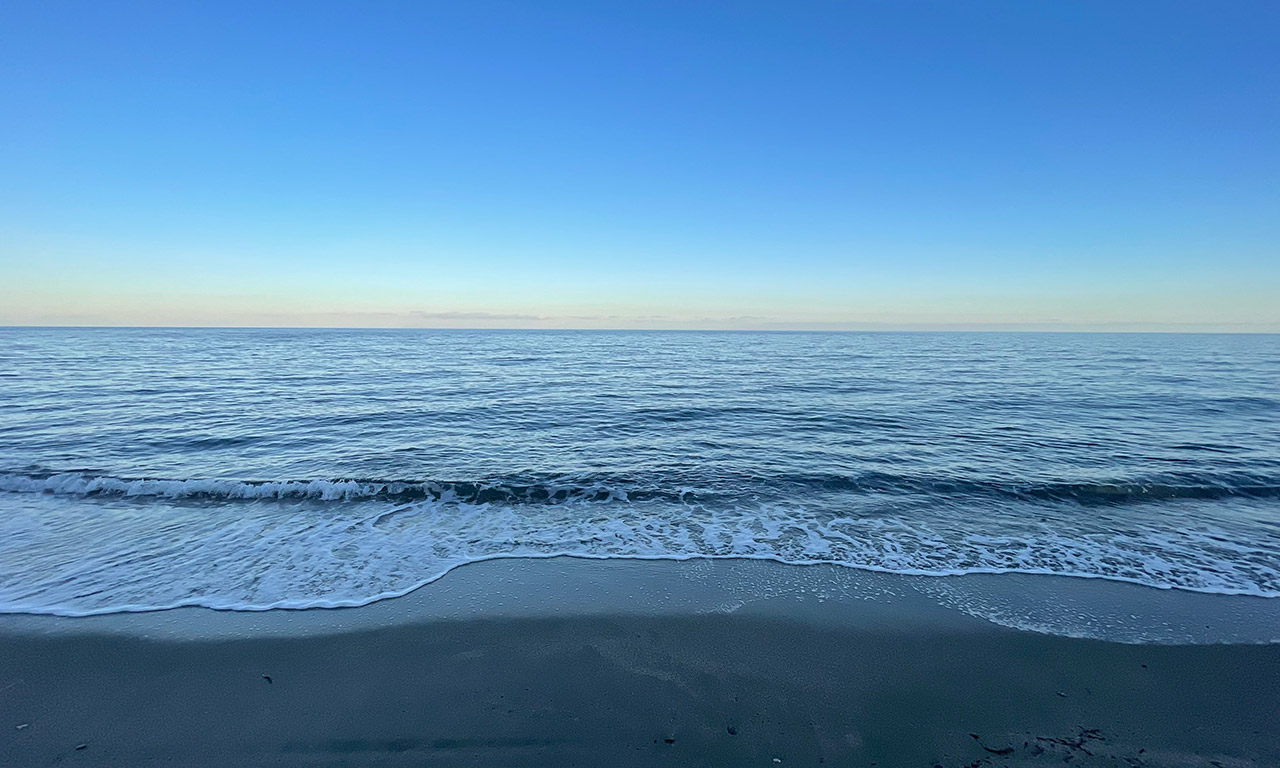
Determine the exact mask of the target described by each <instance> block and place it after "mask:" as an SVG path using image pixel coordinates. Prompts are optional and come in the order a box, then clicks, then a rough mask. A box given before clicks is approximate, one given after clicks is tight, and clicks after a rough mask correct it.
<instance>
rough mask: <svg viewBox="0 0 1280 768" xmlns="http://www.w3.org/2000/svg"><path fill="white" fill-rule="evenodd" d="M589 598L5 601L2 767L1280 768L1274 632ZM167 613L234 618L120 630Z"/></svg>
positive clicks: (862, 606) (801, 604)
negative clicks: (623, 603) (1145, 641)
mask: <svg viewBox="0 0 1280 768" xmlns="http://www.w3.org/2000/svg"><path fill="white" fill-rule="evenodd" d="M582 565H583V567H582V568H580V569H576V566H575V569H576V570H574V572H575V573H578V574H579V577H580V576H581V574H590V573H593V572H595V573H600V572H601V571H600V569H599V568H596V569H594V571H593V569H592V568H591V566H593V565H594V564H591V563H585V564H582ZM555 567H558V566H556V565H555V564H552V563H525V564H521V565H520V566H519V567H518V569H516V570H515V571H512V570H510V569H508V570H506V571H503V570H502V569H501V568H500V567H498V566H494V567H493V568H490V569H489V572H492V573H503V574H505V576H504V578H505V577H509V576H511V574H512V573H516V574H520V573H523V574H526V575H530V579H532V574H535V573H542V572H545V571H546V570H548V569H552V568H555ZM629 567H631V566H629ZM676 567H677V566H675V565H674V564H670V563H649V564H640V565H639V566H638V567H631V570H630V571H628V572H629V573H631V574H632V575H638V576H639V577H642V578H643V575H644V574H646V573H650V574H655V578H656V575H659V574H662V573H665V572H668V571H670V570H672V569H673V568H676ZM776 568H785V566H776ZM760 570H761V571H762V572H773V571H772V570H771V569H770V568H768V567H764V566H761V568H760ZM460 572H461V571H460ZM460 572H459V573H460ZM485 573H486V571H485V570H484V569H483V568H477V569H475V570H474V571H473V572H472V574H471V575H470V576H469V577H468V578H471V579H474V580H477V581H475V582H474V583H471V584H469V585H468V582H467V581H466V580H465V579H460V580H458V581H459V582H460V583H462V584H463V585H466V586H469V588H474V587H475V584H478V583H482V582H483V579H484V574H485ZM820 575H821V574H820V573H818V574H815V575H814V578H816V577H818V576H820ZM448 578H449V577H446V581H447V580H448ZM658 581H660V579H658ZM494 583H495V584H496V582H494ZM529 583H531V582H529ZM442 584H443V582H442ZM633 586H634V585H633ZM455 588H456V586H455ZM509 588H510V587H509ZM517 591H518V590H517ZM404 600H408V598H405V599H404ZM389 602H390V603H395V602H396V601H389ZM640 602H643V600H641V601H640ZM379 605H381V606H382V608H381V609H379V608H378V606H370V607H369V608H362V609H351V611H349V612H348V613H347V614H346V615H347V616H359V615H360V613H359V612H361V611H365V612H372V614H371V615H376V611H377V610H384V611H385V610H387V608H386V605H387V604H386V603H384V604H379ZM598 608H599V609H598V610H583V609H580V608H579V609H574V610H571V611H563V610H560V609H559V608H557V607H550V608H545V607H544V609H542V610H527V611H526V610H519V611H506V612H503V611H498V610H484V611H477V612H475V613H473V614H469V615H464V616H444V615H439V614H432V613H430V612H427V613H422V614H420V615H418V616H417V617H416V618H415V617H413V616H408V617H405V616H402V617H401V619H400V620H398V621H395V622H392V623H387V624H385V625H379V624H380V623H381V622H382V620H381V619H379V620H378V621H376V622H373V623H370V624H367V625H361V624H359V623H356V624H348V625H343V626H335V627H333V628H331V629H330V630H329V631H320V630H318V629H316V628H315V627H308V626H307V625H306V622H305V620H303V622H302V627H301V628H300V629H299V628H296V627H295V629H294V630H293V631H280V632H275V633H272V632H259V631H244V630H243V628H234V631H230V632H222V633H212V634H209V633H206V634H205V635H204V636H196V635H193V636H189V637H181V636H178V635H175V634H174V633H172V632H159V631H152V632H139V631H137V626H138V625H136V624H135V625H134V626H131V627H126V629H127V630H128V631H120V630H119V628H118V627H117V628H115V629H108V628H107V623H106V622H107V619H104V620H102V621H94V620H76V619H59V618H49V619H48V620H47V621H46V622H45V625H46V629H41V630H39V631H32V630H31V628H30V626H27V625H21V626H19V624H20V623H19V622H14V621H7V620H8V619H12V618H13V617H0V763H2V764H4V765H14V766H27V765H54V764H58V765H130V766H148V765H185V766H259V765H263V766H265V765H272V766H294V765H298V766H302V765H307V766H339V765H361V766H363V765H385V766H410V765H412V766H429V765H465V766H495V765H532V766H568V765H579V766H595V765H621V766H629V765H733V766H749V765H760V766H772V765H783V766H787V765H838V766H845V765H848V766H871V765H876V766H878V768H888V767H889V766H921V767H922V768H932V767H933V766H944V767H945V768H952V767H956V768H959V767H960V766H971V767H973V768H979V767H980V766H1006V765H1007V766H1022V765H1064V764H1066V765H1071V766H1079V765H1099V766H1103V765H1105V766H1130V767H1131V768H1139V766H1206V767H1213V768H1218V767H1221V768H1232V767H1233V766H1237V767H1240V766H1274V765H1280V693H1277V692H1278V691H1280V645H1274V644H1272V645H1221V644H1217V645H1139V644H1121V643H1115V642H1106V641H1101V640H1093V639H1080V638H1068V637H1060V636H1053V635H1045V634H1038V633H1033V632H1028V631H1023V630H1017V629H1011V628H1008V627H1002V626H997V625H995V624H992V623H989V622H987V621H984V620H981V619H978V618H974V617H972V616H967V615H964V614H962V613H960V612H957V611H954V610H948V609H945V608H941V607H938V606H936V605H933V604H926V603H925V602H922V601H920V600H916V599H913V598H906V597H901V596H900V597H898V598H888V599H867V596H866V595H848V594H845V595H844V596H843V598H841V599H835V598H832V597H831V596H829V595H825V594H824V595H823V596H822V597H821V598H820V599H817V600H814V599H807V600H801V599H796V596H795V595H794V594H788V593H784V592H780V593H778V594H776V595H774V596H773V597H772V598H769V599H765V600H762V601H760V602H759V603H753V602H750V601H748V602H747V603H745V605H744V606H737V605H734V606H730V607H727V608H725V609H723V610H718V611H711V612H706V611H704V610H703V609H702V608H695V609H690V610H685V609H675V608H670V607H668V608H665V609H661V610H643V611H629V610H624V609H622V608H620V607H618V606H610V605H601V606H598ZM328 613H329V614H331V615H332V614H333V612H328ZM273 614H275V615H273V616H272V617H271V618H270V619H269V620H270V621H278V622H283V621H285V620H286V619H287V618H288V617H286V619H281V618H280V617H279V615H278V613H276V612H273ZM184 615H185V616H189V617H195V616H200V617H201V620H202V621H205V622H206V623H207V624H208V625H212V624H217V623H219V622H222V623H224V624H228V625H234V624H235V622H236V621H237V620H238V619H237V618H236V617H233V616H230V615H222V616H219V615H217V614H214V613H213V612H209V611H198V610H194V609H193V610H189V611H187V613H186V614H182V613H181V612H175V615H171V616H167V617H166V616H159V615H156V616H153V617H150V618H147V617H144V618H142V619H135V620H134V621H135V622H137V621H141V622H143V623H145V622H152V624H153V625H154V627H160V626H163V625H165V624H166V623H167V625H168V626H170V627H172V626H173V624H174V622H175V621H176V622H177V623H178V624H182V625H184V626H185V625H186V624H188V623H189V622H187V620H186V619H184V618H183V616H184ZM320 615H323V612H322V613H321V614H320ZM175 616H176V618H175ZM224 619H225V621H224ZM197 623H198V622H197ZM50 627H52V628H54V630H56V631H53V630H49V631H46V630H47V628H50ZM68 627H70V628H71V629H70V630H67V628H68ZM143 635H150V636H149V637H148V636H143Z"/></svg>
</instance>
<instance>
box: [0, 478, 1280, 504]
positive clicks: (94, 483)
mask: <svg viewBox="0 0 1280 768" xmlns="http://www.w3.org/2000/svg"><path fill="white" fill-rule="evenodd" d="M685 480H686V482H685V483H684V484H683V485H679V486H675V487H664V486H663V485H661V484H660V481H648V480H641V479H635V478H625V477H601V478H572V477H567V478H514V479H495V480H398V479H378V478H336V479H311V480H308V479H298V480H237V479H216V478H187V479H166V478H130V477H116V476H112V475H96V474H90V473H84V472H56V473H55V472H43V473H41V472H37V473H18V472H0V491H7V492H10V493H46V494H56V495H68V496H87V497H92V496H127V497H143V498H145V497H156V498H167V499H207V500H211V501H235V500H271V499H278V500H288V499H311V500H317V501H356V500H383V501H395V502H414V501H446V502H449V501H457V502H463V503H470V504H488V503H522V504H536V503H548V504H555V503H563V502H569V501H593V502H608V501H622V502H628V501H675V502H684V503H694V502H709V501H712V500H716V499H731V498H733V497H736V496H739V495H742V496H749V495H751V494H757V493H760V492H762V491H763V492H771V493H772V494H773V495H776V496H778V497H798V496H802V495H804V494H806V493H812V492H826V493H853V494H857V493H864V494H872V493H878V494H919V495H928V496H939V497H948V496H978V497H999V498H1010V499H1021V500H1027V501H1069V502H1074V503H1077V504H1082V505H1115V504H1125V503H1136V502H1144V501H1161V500H1176V499H1202V500H1204V499H1208V500H1212V499H1225V498H1231V497H1246V498H1260V499H1275V498H1280V480H1277V478H1275V477H1272V476H1269V475H1261V474H1251V473H1195V472H1181V473H1165V474H1161V475H1153V476H1149V477H1145V478H1135V479H1127V480H1117V481H1111V482H1073V481H1030V482H1017V481H1012V480H1008V479H1003V478H1002V479H991V480H986V479H973V478H962V477H945V476H944V477H937V476H931V477H925V476H910V475H902V474H893V473H886V472H867V473H863V474H860V475H856V476H848V475H838V474H830V475H779V476H775V477H762V476H737V477H733V476H728V477H722V478H717V479H715V480H713V481H710V482H704V483H698V482H696V481H694V480H690V479H685Z"/></svg>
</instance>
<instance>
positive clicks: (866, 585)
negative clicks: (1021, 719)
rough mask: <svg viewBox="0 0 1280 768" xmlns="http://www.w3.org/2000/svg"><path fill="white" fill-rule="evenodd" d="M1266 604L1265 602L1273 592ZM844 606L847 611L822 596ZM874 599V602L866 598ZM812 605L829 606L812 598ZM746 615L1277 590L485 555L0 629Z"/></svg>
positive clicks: (1071, 624)
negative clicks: (257, 594)
mask: <svg viewBox="0 0 1280 768" xmlns="http://www.w3.org/2000/svg"><path fill="white" fill-rule="evenodd" d="M1273 601H1274V602H1273ZM851 602H852V603H856V604H857V606H858V610H857V612H856V613H855V614H849V613H841V612H839V611H838V610H836V609H834V608H833V607H832V605H835V604H840V603H851ZM881 603H885V604H887V607H883V608H881V607H879V606H878V604H881ZM822 604H831V605H828V606H827V607H819V606H821V605H822ZM742 609H746V610H747V612H749V613H759V614H761V615H767V616H781V617H784V618H790V619H804V620H813V621H818V622H819V623H827V622H832V621H837V622H838V621H839V617H841V616H844V617H847V616H849V615H858V614H866V613H867V612H868V610H872V609H876V610H893V611H897V612H898V613H897V618H898V619H899V620H900V619H901V618H902V617H903V616H905V615H908V614H909V613H916V614H920V613H921V612H923V613H924V614H928V620H929V621H933V622H939V621H943V622H945V621H950V620H952V619H953V618H954V617H952V616H951V615H950V614H956V613H959V614H967V615H969V616H973V617H976V618H979V619H982V620H984V621H987V622H991V623H993V624H997V625H1000V626H1005V627H1010V628H1013V629H1020V630H1030V631H1034V632H1039V633H1043V634H1050V635H1063V636H1068V637H1079V638H1091V639H1099V640H1106V641H1112V642H1125V643H1139V644H1147V643H1157V644H1175V645H1176V644H1270V643H1280V599H1277V598H1268V597H1260V596H1256V595H1226V594H1221V593H1212V592H1197V591H1193V590H1183V589H1176V588H1159V587H1152V586H1149V585H1145V584H1137V583H1132V582H1126V581H1118V580H1112V579H1105V578H1080V577H1077V576H1063V575H1059V574H1040V573H1022V572H1013V573H966V574H955V575H945V576H939V575H926V574H904V573H896V572H888V571H878V570H872V569H862V568H853V567H849V566H844V565H838V564H831V563H786V562H781V561H778V560H775V559H772V558H752V557H689V558H683V559H674V558H646V557H635V558H622V557H592V556H581V555H576V554H561V555H548V556H534V557H526V556H505V555H504V556H497V557H492V558H486V559H483V560H476V561H473V562H468V563H464V564H461V565H458V566H455V567H454V568H452V569H450V570H449V571H447V572H446V573H445V574H443V575H442V576H440V577H438V578H435V579H433V580H431V581H428V582H425V583H423V584H421V585H419V586H417V587H415V588H413V589H411V590H409V591H408V592H406V593H404V594H396V595H389V596H386V597H379V598H376V599H373V600H371V601H369V602H366V603H360V604H357V605H334V606H320V607H312V606H308V607H298V608H293V607H280V608H268V609H229V608H211V607H206V606H201V605H183V606H176V607H169V608H155V609H143V610H122V611H110V612H104V613H93V614H87V615H65V614H53V613H8V612H3V613H0V635H4V634H51V635H52V634H64V633H81V634H85V633H88V634H93V633H106V634H126V635H130V634H132V635H139V636H144V637H156V638H161V639H163V638H169V639H174V640H190V639H206V638H210V639H212V638H218V637H224V636H240V635H243V634H246V633H252V634H263V635H289V634H301V633H308V634H315V633H321V634H335V633H343V632H350V631H359V630H363V629H367V628H370V627H383V626H398V625H403V624H412V623H423V622H435V621H458V620H475V619H485V618H531V617H538V616H543V615H578V614H580V615H620V616H625V615H666V614H671V615H682V614H697V615H702V614H708V613H718V612H727V611H738V610H742Z"/></svg>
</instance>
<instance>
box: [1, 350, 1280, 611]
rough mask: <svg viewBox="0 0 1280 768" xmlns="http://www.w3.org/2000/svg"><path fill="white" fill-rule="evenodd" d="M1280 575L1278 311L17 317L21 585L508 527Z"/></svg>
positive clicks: (343, 553)
mask: <svg viewBox="0 0 1280 768" xmlns="http://www.w3.org/2000/svg"><path fill="white" fill-rule="evenodd" d="M558 553H560V554H575V555H582V556H591V557H647V558H688V557H698V556H717V557H720V556H738V557H757V558H771V559H777V560H781V561H785V562H796V563H810V562H833V563H838V564H843V565H847V566H851V567H855V568H864V569H872V570H883V571H894V572H904V573H923V574H937V575H940V576H941V575H954V574H963V573H972V572H1005V571H1012V572H1027V573H1055V574H1065V575H1076V576H1085V577H1102V578H1108V579H1116V580H1122V581H1130V582H1137V583H1140V584H1146V585H1150V586H1154V587H1177V588H1182V589H1187V590H1196V591H1202V592H1221V593H1229V594H1249V595H1261V596H1267V597H1277V596H1280V337H1277V336H1262V335H1258V336H1249V335H1239V336H1216V335H1141V334H1135V335H1125V334H1116V335H1089V334H1081V335H1074V334H859V333H812V334H809V333H684V332H670V333H668V332H545V331H531V332H520V331H417V330H396V331H363V330H361V331H354V330H353V331H344V330H240V329H235V330H195V329H179V330H142V329H85V330H80V329H13V328H10V329H0V611H7V612H36V613H65V614H86V613H101V612H109V611H117V610H131V609H132V610H136V609H143V608H157V607H164V606H173V605H184V604H195V605H206V606H213V607H218V608H245V609H249V608H255V609H256V608H267V607H300V606H333V605H354V604H361V603H365V602H368V601H370V600H373V599H377V598H379V597H384V596H388V595H394V594H400V593H403V592H406V591H408V590H410V589H412V588H414V587H416V586H418V585H421V584H423V583H424V582H427V581H430V580H432V579H434V578H437V577H438V576H440V575H441V574H443V573H445V572H446V571H448V570H449V569H450V568H453V567H455V566H457V565H459V564H462V563H466V562H469V561H474V560H479V559H485V558H492V557H499V556H546V555H552V554H558Z"/></svg>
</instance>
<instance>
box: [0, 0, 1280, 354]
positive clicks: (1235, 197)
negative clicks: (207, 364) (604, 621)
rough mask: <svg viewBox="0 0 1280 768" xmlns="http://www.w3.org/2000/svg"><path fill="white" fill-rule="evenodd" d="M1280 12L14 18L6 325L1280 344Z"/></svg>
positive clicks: (468, 5) (236, 11)
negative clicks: (947, 334)
mask: <svg viewBox="0 0 1280 768" xmlns="http://www.w3.org/2000/svg"><path fill="white" fill-rule="evenodd" d="M1278 35H1280V3H1276V2H1275V1H1274V0H1264V1H1262V2H1249V1H1248V0H1233V2H1229V3H1211V2H1203V1H1200V0H1197V1H1196V2H1178V1H1177V0H1162V1H1160V2H1142V1H1139V0H1134V1H1126V2H1114V0H1072V1H1071V2H1026V1H1025V0H1007V1H1004V0H982V1H981V2H972V1H970V0H953V1H951V2H916V1H915V0H883V1H877V2H862V1H858V0H847V1H845V2H769V3H762V2H751V1H750V0H737V1H735V2H693V3H691V2H643V1H642V0H637V1H636V2H627V3H623V2H604V1H603V0H602V1H600V2H560V1H558V0H539V1H538V2H518V3H517V2H490V1H489V0H467V2H448V3H446V2H421V1H418V0H414V1H413V2H383V1H378V0H371V1H369V2H341V3H338V2H324V1H323V0H307V1H306V2H301V1H300V2H261V1H260V0H255V1H254V2H239V1H237V0H219V1H218V2H201V3H196V2H181V1H179V0H161V1H158V2H149V3H143V2H127V1H121V2H111V3H103V2H97V1H96V0H66V1H58V2H43V1H39V0H12V1H11V2H6V3H3V4H0V325H3V324H7V325H214V326H224V325H225V326H237V325H248V326H344V327H345V326H351V327H364V326H372V327H400V326H411V327H505V328H523V327H529V328H578V327H581V328H760V329H805V328H809V329H885V330H894V329H960V330H964V329H1009V330H1165V331H1178V330H1187V331H1199V330H1213V331H1268V332H1275V331H1280V45H1277V44H1276V42H1275V41H1276V38H1277V36H1278Z"/></svg>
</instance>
